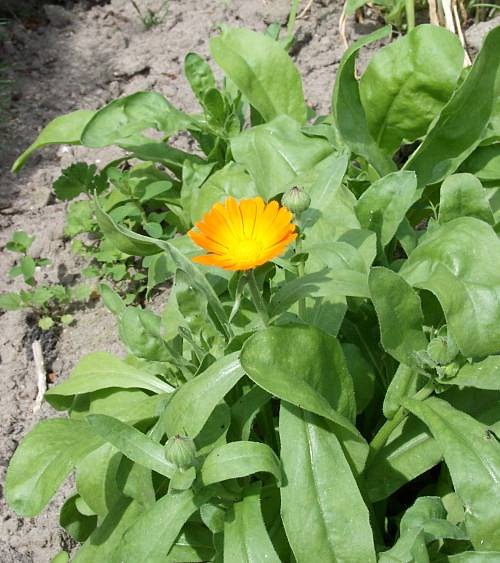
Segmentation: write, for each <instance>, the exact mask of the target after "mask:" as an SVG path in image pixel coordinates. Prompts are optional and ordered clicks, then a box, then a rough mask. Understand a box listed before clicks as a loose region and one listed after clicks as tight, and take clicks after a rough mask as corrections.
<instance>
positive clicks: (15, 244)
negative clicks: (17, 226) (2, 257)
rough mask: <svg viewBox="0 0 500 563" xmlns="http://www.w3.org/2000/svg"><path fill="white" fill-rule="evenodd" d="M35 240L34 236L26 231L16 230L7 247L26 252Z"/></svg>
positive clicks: (11, 249) (13, 250)
mask: <svg viewBox="0 0 500 563" xmlns="http://www.w3.org/2000/svg"><path fill="white" fill-rule="evenodd" d="M34 240H35V237H34V236H33V237H30V236H29V235H28V234H27V233H25V232H24V231H15V232H14V234H13V235H12V237H11V239H10V240H9V242H8V243H7V244H6V245H5V248H6V249H7V250H10V251H11V252H21V253H22V254H26V253H27V252H28V250H29V248H30V246H31V245H32V243H33V241H34Z"/></svg>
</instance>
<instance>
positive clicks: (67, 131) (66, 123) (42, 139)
mask: <svg viewBox="0 0 500 563" xmlns="http://www.w3.org/2000/svg"><path fill="white" fill-rule="evenodd" d="M94 114H95V111H92V110H86V109H80V110H77V111H73V112H71V113H68V114H66V115H61V116H59V117H56V118H55V119H53V120H52V121H51V122H50V123H49V124H48V125H46V126H45V127H44V128H43V129H42V132H41V133H40V134H39V135H38V137H37V138H36V140H35V141H34V143H33V144H32V145H30V146H29V147H28V148H27V149H26V150H25V151H24V152H23V154H22V155H21V156H20V157H18V159H17V160H16V161H15V162H14V164H13V165H12V172H18V171H19V170H20V169H21V168H22V167H23V166H24V163H25V162H26V161H27V160H28V158H29V157H30V156H31V154H32V153H34V152H35V151H36V150H38V149H40V148H42V147H45V146H47V145H55V144H56V145H59V144H60V145H62V144H64V145H75V144H79V143H80V137H81V135H82V132H83V130H84V128H85V126H86V125H87V123H88V122H89V121H90V119H91V118H92V117H93V116H94Z"/></svg>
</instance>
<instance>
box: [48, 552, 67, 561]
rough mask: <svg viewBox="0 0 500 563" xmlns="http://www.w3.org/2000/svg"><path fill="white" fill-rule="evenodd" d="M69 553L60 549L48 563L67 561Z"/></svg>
mask: <svg viewBox="0 0 500 563" xmlns="http://www.w3.org/2000/svg"><path fill="white" fill-rule="evenodd" d="M68 562H69V555H68V554H67V553H66V552H65V551H60V552H59V553H58V554H57V555H56V556H55V557H53V558H52V559H51V560H50V563H68Z"/></svg>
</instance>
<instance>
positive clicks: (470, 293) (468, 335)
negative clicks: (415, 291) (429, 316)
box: [400, 217, 500, 356]
mask: <svg viewBox="0 0 500 563" xmlns="http://www.w3.org/2000/svg"><path fill="white" fill-rule="evenodd" d="M499 261H500V241H499V240H498V237H497V235H496V233H495V231H494V230H493V229H492V227H490V226H489V225H487V224H486V223H484V222H483V221H479V220H478V219H475V218H473V217H462V218H460V219H454V220H452V221H449V222H448V223H445V224H444V225H441V226H440V227H437V228H435V229H433V230H432V231H429V232H427V233H426V234H425V235H424V236H423V237H422V238H421V239H420V244H419V245H418V247H417V248H416V249H415V250H414V251H413V252H412V253H411V254H410V257H409V259H408V260H407V261H406V263H405V264H404V266H403V268H402V269H401V270H400V273H401V275H402V276H403V277H404V278H405V279H406V281H407V282H408V283H409V284H410V285H412V286H415V287H418V288H421V289H426V290H428V291H431V292H432V293H434V295H435V296H436V297H437V298H438V300H439V302H440V304H441V307H442V308H443V311H444V314H445V316H446V322H447V326H448V330H449V331H450V334H451V335H452V337H453V339H454V340H455V342H456V343H457V345H458V347H459V349H460V351H461V352H462V354H463V355H464V356H486V355H488V354H494V353H497V352H499V351H500V299H499V294H500V272H499V270H498V268H497V266H496V265H497V264H498V263H499Z"/></svg>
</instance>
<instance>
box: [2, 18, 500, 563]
mask: <svg viewBox="0 0 500 563" xmlns="http://www.w3.org/2000/svg"><path fill="white" fill-rule="evenodd" d="M389 34H390V29H389V28H383V29H380V30H378V31H376V32H374V33H373V34H372V35H370V36H368V37H365V38H363V39H361V40H359V41H358V42H357V43H355V44H354V45H352V46H351V47H350V49H349V50H348V51H347V52H346V53H345V55H344V57H343V59H342V61H341V63H340V66H339V68H338V71H337V76H336V81H335V86H334V90H333V95H332V111H331V114H330V115H328V116H315V115H313V114H312V112H311V111H310V109H309V108H308V107H307V105H306V103H305V100H304V95H303V90H302V83H301V79H300V76H299V73H298V71H297V69H296V68H295V66H294V64H293V62H292V60H291V59H290V58H289V57H288V55H287V53H286V51H285V50H284V49H283V46H282V45H281V44H280V43H279V42H277V41H275V40H274V39H273V38H272V37H270V36H269V35H263V34H258V33H254V32H251V31H249V30H245V29H225V30H224V31H223V32H222V33H221V34H220V35H218V36H216V37H213V38H212V39H211V42H210V49H211V54H212V57H213V59H214V60H215V62H216V63H217V64H218V65H219V66H220V67H221V69H222V70H223V71H224V74H225V79H224V82H223V85H222V86H221V85H219V84H217V82H216V80H215V78H214V75H213V74H212V70H211V69H210V67H209V65H208V64H207V63H206V62H205V60H204V59H202V58H201V57H200V56H198V55H195V54H189V55H188V56H187V57H186V64H185V68H186V74H187V77H188V80H189V82H190V84H191V86H192V87H193V91H194V92H195V94H196V96H197V98H198V100H199V101H200V105H201V108H202V109H201V111H200V113H199V114H197V115H188V114H186V113H183V112H182V111H180V110H178V109H177V108H175V107H173V106H172V105H171V104H170V103H169V102H168V101H167V100H165V98H163V96H161V95H160V94H157V93H153V92H140V93H137V94H133V95H131V96H127V97H124V98H121V99H119V100H116V101H114V102H111V103H110V104H109V105H107V106H105V107H104V108H101V109H100V110H98V111H87V110H80V111H77V112H74V113H71V114H69V115H65V116H62V117H60V118H58V119H56V120H55V121H53V122H51V123H50V124H49V125H48V126H47V127H46V128H45V129H44V130H43V131H42V133H41V134H40V136H39V138H38V139H37V140H36V141H35V143H34V144H33V145H32V146H31V147H30V148H29V149H28V151H27V152H26V153H24V154H23V155H22V156H21V157H20V158H19V159H18V161H17V162H16V164H15V166H14V168H15V169H19V168H20V167H21V166H22V164H23V163H24V161H25V160H26V158H27V157H28V156H29V154H30V153H31V152H33V151H34V150H36V149H38V148H41V147H43V146H44V145H47V144H51V143H75V144H83V145H85V146H87V147H94V148H96V149H97V148H100V147H104V146H109V145H117V146H119V147H121V148H122V149H123V151H124V157H123V159H124V160H123V161H122V162H123V163H124V162H127V163H128V164H127V166H126V167H123V166H122V165H121V163H118V164H116V163H113V164H111V165H110V166H109V167H106V168H105V169H104V171H103V172H101V173H99V174H102V173H105V174H106V178H107V179H106V182H111V183H113V182H118V183H120V182H121V178H123V176H122V175H123V173H125V177H126V178H127V181H128V182H129V186H128V187H127V188H123V189H122V188H119V190H118V191H117V192H111V193H116V194H117V195H116V196H115V197H117V198H118V199H117V201H116V202H115V203H112V202H110V200H109V199H107V197H110V196H106V195H104V194H106V193H108V192H106V190H105V189H104V190H103V189H101V186H100V185H99V183H98V182H96V181H94V180H92V182H91V188H92V189H89V190H87V191H89V193H90V195H92V197H93V198H94V200H93V201H94V205H95V211H96V220H97V223H98V225H99V228H100V230H101V231H102V233H103V234H104V236H105V238H106V240H107V241H108V242H109V244H110V245H112V246H113V247H115V248H116V249H117V250H118V251H119V252H122V253H124V254H126V255H129V256H132V257H147V258H148V259H149V260H150V270H149V276H148V283H150V284H154V283H156V280H157V279H159V278H161V279H166V277H170V278H171V279H172V283H173V285H172V288H171V291H170V294H169V298H168V303H167V305H166V306H165V308H164V310H163V312H162V313H161V314H156V313H154V312H152V311H151V310H149V309H147V308H141V307H138V306H132V305H130V304H127V303H126V302H125V301H124V300H123V299H122V298H121V297H120V295H119V294H118V293H117V292H116V291H114V289H113V288H111V287H110V286H108V285H103V287H102V294H103V298H104V301H105V303H106V305H107V306H108V308H109V309H110V310H111V311H113V313H114V314H115V315H116V320H117V325H118V330H119V333H120V337H121V339H122V341H123V343H124V345H125V347H126V349H127V351H128V355H127V356H126V357H125V358H118V357H116V356H113V355H111V354H108V353H106V352H100V351H96V352H95V353H92V354H90V355H88V356H85V357H84V358H82V359H81V360H80V362H79V363H78V364H77V366H76V367H75V369H74V370H73V372H72V373H71V374H70V376H69V378H68V379H67V380H66V381H64V382H63V383H60V384H58V385H56V386H54V387H52V388H51V389H50V390H49V391H48V392H47V394H46V399H47V400H48V402H49V403H50V404H51V405H52V406H53V407H54V408H56V409H57V410H60V411H66V412H67V416H66V417H65V418H54V419H51V420H46V421H43V422H40V423H39V424H38V425H37V426H36V427H35V428H34V429H33V430H32V431H31V432H30V433H29V434H28V435H27V436H26V437H25V439H24V441H23V442H22V443H21V445H20V446H19V448H18V449H17V451H16V453H15V454H14V457H13V458H12V460H11V463H10V466H9V470H8V474H7V480H6V497H7V500H8V502H9V503H10V505H11V506H12V507H13V508H14V509H15V510H16V511H17V512H18V513H19V514H21V515H24V516H26V517H31V516H34V515H36V514H38V513H39V512H40V511H41V510H43V508H44V506H45V505H46V504H47V503H48V502H49V501H50V499H51V498H52V497H53V495H54V494H55V492H56V491H57V489H58V488H59V486H60V485H61V483H62V482H63V481H64V479H65V478H66V477H67V476H68V474H69V473H70V472H72V471H73V470H74V471H75V472H76V490H75V492H74V494H73V495H72V496H71V497H69V498H68V499H67V501H66V502H65V504H64V506H63V508H62V510H61V518H60V522H61V525H62V526H63V527H64V528H65V529H66V530H67V531H68V533H69V534H70V535H71V536H72V537H74V538H75V539H76V540H77V541H78V542H81V544H82V545H81V547H80V548H79V550H78V551H77V553H76V554H75V556H74V559H73V560H74V561H75V562H77V563H82V562H89V563H90V562H92V563H96V562H97V563H100V562H102V563H114V562H116V563H118V562H126V563H154V562H157V561H158V562H159V561H162V562H163V561H165V562H166V561H172V562H178V561H226V562H230V563H236V562H240V561H264V560H265V561H271V562H279V561H283V562H287V561H290V562H291V561H296V562H298V563H313V562H314V563H316V562H321V563H323V562H325V563H329V562H333V561H342V562H352V563H370V562H375V561H380V562H382V563H390V562H401V563H403V562H405V563H407V562H416V563H424V562H425V563H428V562H434V563H445V562H452V563H469V562H476V561H478V562H487V561H498V560H500V487H499V483H500V444H499V436H500V375H499V374H500V298H499V295H500V274H499V270H498V263H500V241H499V239H498V234H497V232H498V221H499V218H500V217H499V216H500V198H499V196H498V193H499V189H500V106H499V105H498V99H499V94H500V28H496V29H494V30H493V31H491V32H490V34H489V35H488V36H487V37H486V39H485V41H484V44H483V47H482V50H481V52H480V53H479V55H478V56H477V58H476V60H475V62H474V64H473V65H472V67H471V68H467V69H465V70H464V69H463V63H464V51H463V49H462V47H461V45H460V43H459V40H458V39H457V37H456V36H454V35H453V34H451V33H449V32H448V31H446V30H445V29H442V28H439V27H434V26H429V25H423V26H417V27H416V28H415V29H414V30H412V31H411V32H410V33H409V34H408V35H407V36H405V37H403V38H400V39H398V40H397V41H395V42H393V43H392V44H389V45H388V46H386V47H384V48H383V49H381V50H380V51H379V52H378V53H376V54H375V55H374V57H373V58H372V60H371V61H370V63H369V65H368V67H367V69H366V71H365V72H364V73H363V74H362V76H361V78H360V79H359V80H358V79H357V78H356V74H355V66H356V57H357V54H358V52H359V50H360V49H361V48H362V47H363V46H364V45H366V44H368V43H370V42H372V41H375V40H380V39H383V38H385V37H387V36H388V35H389ZM152 129H156V130H157V131H158V132H160V134H161V137H160V138H158V135H148V134H147V133H146V132H148V131H149V132H150V131H151V130H152ZM180 131H185V132H187V134H189V135H190V136H191V137H192V139H193V140H194V141H196V143H197V145H198V148H199V152H198V154H194V153H188V152H185V151H181V150H179V149H177V148H174V147H173V146H171V145H170V144H169V139H170V138H171V137H172V136H173V135H175V134H176V133H178V132H180ZM112 170H118V171H119V172H118V173H119V175H120V176H119V177H120V180H117V178H118V176H117V175H116V174H117V173H115V172H112ZM110 172H111V175H110ZM136 172H137V175H135V174H136ZM114 175H115V176H114ZM92 177H93V178H95V177H96V171H92ZM132 177H133V178H134V179H137V178H138V177H139V178H143V179H144V181H143V182H141V181H138V182H137V183H136V182H135V181H132V180H131V178H132ZM114 185H115V184H114ZM121 185H122V184H120V186H121ZM124 185H125V184H124ZM167 185H168V189H167ZM138 186H140V187H138ZM106 189H109V187H108V188H106ZM127 190H128V191H127ZM135 190H137V191H135ZM144 193H154V194H156V195H155V196H154V197H158V194H161V195H160V199H159V202H158V205H159V206H160V207H161V208H162V209H163V212H165V213H168V220H167V223H168V224H169V225H170V226H171V228H172V230H171V231H165V230H164V229H162V232H161V233H160V232H159V231H158V232H155V231H154V229H153V230H152V229H151V228H150V227H148V224H149V223H151V222H152V221H151V219H150V217H149V216H148V215H147V213H149V212H150V211H149V210H148V211H146V217H143V216H142V212H141V213H140V216H141V217H142V220H138V219H135V217H134V218H133V220H131V218H130V216H127V215H126V214H120V213H118V212H117V211H116V210H117V209H119V208H120V207H121V206H124V205H129V204H131V203H133V202H137V200H139V201H140V199H141V197H142V196H141V194H144ZM119 194H121V195H119ZM122 196H124V197H122ZM120 198H121V199H120ZM149 201H151V200H149ZM140 207H141V209H145V208H144V207H143V206H142V202H140ZM147 209H149V208H147ZM151 212H152V211H151ZM154 212H155V213H157V212H159V211H158V210H157V209H155V211H154ZM137 217H139V215H137ZM151 264H154V266H151ZM103 346H104V345H103ZM58 557H59V559H58V561H60V560H64V559H65V558H67V555H65V554H60V555H59V556H58Z"/></svg>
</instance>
